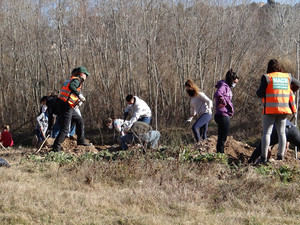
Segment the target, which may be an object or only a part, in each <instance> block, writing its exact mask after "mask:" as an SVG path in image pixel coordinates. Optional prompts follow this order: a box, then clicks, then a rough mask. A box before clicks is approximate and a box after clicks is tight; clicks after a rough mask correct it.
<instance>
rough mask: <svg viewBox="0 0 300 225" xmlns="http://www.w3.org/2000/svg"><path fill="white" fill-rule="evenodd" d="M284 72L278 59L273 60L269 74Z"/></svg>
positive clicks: (269, 64)
mask: <svg viewBox="0 0 300 225" xmlns="http://www.w3.org/2000/svg"><path fill="white" fill-rule="evenodd" d="M273 72H282V68H281V66H280V64H279V62H278V60H277V59H271V60H270V61H269V62H268V68H267V73H273Z"/></svg>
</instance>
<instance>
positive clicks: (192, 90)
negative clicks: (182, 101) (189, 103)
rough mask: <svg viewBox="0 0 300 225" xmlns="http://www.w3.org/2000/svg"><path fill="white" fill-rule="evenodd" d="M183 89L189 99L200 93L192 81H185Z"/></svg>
mask: <svg viewBox="0 0 300 225" xmlns="http://www.w3.org/2000/svg"><path fill="white" fill-rule="evenodd" d="M184 87H185V90H186V92H187V93H188V95H189V96H190V97H194V96H196V95H198V93H199V91H200V89H199V88H198V86H197V85H196V84H195V82H194V81H192V80H187V81H186V82H185V84H184Z"/></svg>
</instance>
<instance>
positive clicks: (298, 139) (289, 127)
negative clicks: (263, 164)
mask: <svg viewBox="0 0 300 225" xmlns="http://www.w3.org/2000/svg"><path fill="white" fill-rule="evenodd" d="M275 127H276V125H275V126H274V127H273V130H272V134H271V137H270V146H272V148H273V146H274V145H276V144H278V134H277V129H276V128H275ZM285 134H286V140H287V142H289V143H292V144H293V145H295V146H297V147H298V148H300V132H299V129H298V128H297V127H296V126H295V125H293V124H292V123H291V122H290V121H289V120H286V126H285ZM260 155H261V141H260V142H259V143H258V145H257V146H256V148H255V150H254V151H253V153H252V155H251V157H250V159H249V160H248V163H256V161H257V160H258V158H259V156H260Z"/></svg>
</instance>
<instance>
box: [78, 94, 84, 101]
mask: <svg viewBox="0 0 300 225" xmlns="http://www.w3.org/2000/svg"><path fill="white" fill-rule="evenodd" d="M78 97H79V99H80V101H82V102H85V97H84V96H83V95H82V94H80V95H78Z"/></svg>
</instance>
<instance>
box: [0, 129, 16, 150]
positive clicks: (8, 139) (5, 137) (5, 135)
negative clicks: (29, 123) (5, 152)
mask: <svg viewBox="0 0 300 225" xmlns="http://www.w3.org/2000/svg"><path fill="white" fill-rule="evenodd" d="M0 141H1V142H2V144H3V146H4V147H5V148H6V147H11V146H13V145H14V140H13V139H12V136H11V133H10V132H9V131H6V130H4V131H3V132H2V133H1V137H0Z"/></svg>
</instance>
